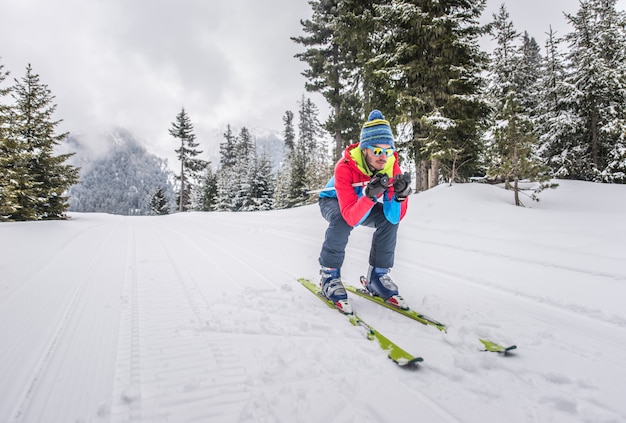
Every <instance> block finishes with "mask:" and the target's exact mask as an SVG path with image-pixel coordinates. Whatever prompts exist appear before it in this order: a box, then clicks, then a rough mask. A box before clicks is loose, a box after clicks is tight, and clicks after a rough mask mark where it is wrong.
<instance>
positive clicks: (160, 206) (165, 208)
mask: <svg viewBox="0 0 626 423" xmlns="http://www.w3.org/2000/svg"><path fill="white" fill-rule="evenodd" d="M150 212H151V214H154V215H164V214H169V213H170V207H169V201H168V199H167V196H166V195H165V191H163V188H159V189H157V191H156V192H155V193H154V195H153V196H152V198H151V199H150Z"/></svg>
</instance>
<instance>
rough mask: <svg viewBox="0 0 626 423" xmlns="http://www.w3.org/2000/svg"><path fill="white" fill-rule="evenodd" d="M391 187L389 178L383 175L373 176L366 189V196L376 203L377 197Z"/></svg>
mask: <svg viewBox="0 0 626 423" xmlns="http://www.w3.org/2000/svg"><path fill="white" fill-rule="evenodd" d="M388 186H389V177H388V176H387V175H385V174H382V173H377V174H376V175H374V176H372V178H371V179H370V182H369V184H367V186H366V187H365V190H364V194H365V196H366V197H369V198H370V199H371V200H372V201H376V197H378V196H379V195H380V194H382V193H383V192H385V190H386V189H387V187H388Z"/></svg>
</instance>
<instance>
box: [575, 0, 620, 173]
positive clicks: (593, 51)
mask: <svg viewBox="0 0 626 423" xmlns="http://www.w3.org/2000/svg"><path fill="white" fill-rule="evenodd" d="M566 17H567V19H568V21H569V22H570V23H571V24H572V26H573V27H574V31H573V32H571V33H569V34H567V35H566V39H567V41H568V42H569V45H570V54H569V63H570V67H571V74H570V75H569V76H568V78H567V82H568V83H569V84H571V85H572V86H574V87H575V88H576V91H577V93H578V95H577V97H576V98H575V99H574V102H573V103H574V113H575V115H576V116H577V120H578V125H577V126H578V130H577V132H576V138H577V139H576V140H575V141H574V148H573V149H572V153H573V154H574V155H575V159H574V160H573V161H574V163H575V165H576V166H577V167H576V168H574V169H571V170H570V175H571V176H572V177H574V178H580V179H585V180H594V181H605V182H622V183H624V182H626V177H625V176H626V139H625V138H626V135H625V134H626V47H625V45H626V30H625V28H626V14H625V13H624V12H618V11H617V10H616V0H581V1H580V9H579V10H578V12H577V14H576V15H566Z"/></svg>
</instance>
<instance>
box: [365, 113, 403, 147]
mask: <svg viewBox="0 0 626 423" xmlns="http://www.w3.org/2000/svg"><path fill="white" fill-rule="evenodd" d="M377 144H388V145H390V146H391V147H392V148H395V146H394V140H393V133H392V132H391V126H390V125H389V122H388V121H386V120H385V116H383V114H382V113H381V112H380V110H372V112H371V113H370V115H369V117H368V118H367V122H365V123H364V124H363V128H361V140H360V144H359V147H360V148H361V150H363V149H364V148H367V147H369V146H371V145H377Z"/></svg>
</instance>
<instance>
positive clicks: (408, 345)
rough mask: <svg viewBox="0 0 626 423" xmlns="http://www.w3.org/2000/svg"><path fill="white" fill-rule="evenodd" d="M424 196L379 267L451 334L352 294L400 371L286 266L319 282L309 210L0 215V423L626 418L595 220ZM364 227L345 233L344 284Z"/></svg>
mask: <svg viewBox="0 0 626 423" xmlns="http://www.w3.org/2000/svg"><path fill="white" fill-rule="evenodd" d="M566 187H567V185H566ZM463 188H464V189H467V190H469V189H472V190H474V191H473V192H474V195H475V192H477V190H485V189H488V187H463ZM440 191H442V190H440ZM444 194H445V193H444ZM436 195H441V193H439V194H437V192H434V194H432V195H431V194H428V193H427V194H420V195H419V196H414V197H413V198H412V199H411V201H412V208H410V210H409V215H407V219H405V221H404V223H403V224H402V225H403V228H402V229H401V231H400V238H399V245H398V251H397V257H396V266H394V269H393V273H392V276H393V277H394V280H396V281H397V282H398V284H399V285H400V288H401V292H402V294H403V296H404V297H405V298H406V299H407V300H408V301H409V303H410V304H411V305H412V307H413V308H415V309H416V310H418V311H420V312H423V313H425V314H426V315H429V316H432V317H433V318H435V319H437V320H440V321H442V322H444V323H447V324H448V328H449V329H448V333H447V334H443V333H440V332H438V331H437V330H436V329H434V328H432V327H427V326H423V325H421V324H419V323H417V322H414V321H411V320H409V319H407V318H405V317H403V316H400V315H398V314H397V313H394V312H392V311H390V310H386V309H384V308H382V307H380V306H377V305H375V304H372V303H370V302H368V301H367V300H365V299H360V298H352V302H353V306H354V307H355V309H356V310H357V312H358V313H359V314H360V315H361V316H362V317H363V318H364V319H365V321H367V322H368V323H370V324H372V325H373V326H374V327H375V328H376V329H378V330H380V331H381V332H382V333H383V334H385V336H388V337H389V338H390V339H392V340H394V341H395V342H396V343H398V345H400V346H401V347H403V348H404V349H406V350H407V351H409V352H410V353H413V354H415V355H420V356H422V357H424V359H425V361H424V363H423V364H421V365H420V366H419V367H418V368H417V369H416V370H406V369H401V368H398V367H397V366H395V365H394V364H393V363H392V362H391V361H390V360H387V359H386V358H385V353H384V352H382V351H380V349H379V347H378V346H377V345H376V344H375V343H374V342H369V341H367V340H366V339H365V338H364V334H363V333H362V331H361V330H359V329H358V328H354V327H352V326H351V325H350V324H349V323H348V321H347V319H346V318H345V317H344V316H342V315H340V314H339V313H337V312H335V311H333V310H331V309H328V308H327V307H325V306H324V305H322V304H321V302H320V301H319V300H318V299H316V298H314V297H313V296H312V295H311V294H310V293H308V292H306V290H305V289H303V288H302V287H300V286H299V284H298V283H297V282H296V281H295V280H296V278H297V277H300V276H306V277H310V278H311V279H313V280H316V279H317V277H318V276H317V272H318V264H317V255H318V253H319V248H320V245H321V240H322V237H323V234H324V230H325V222H324V221H323V219H321V217H320V216H319V211H318V210H317V206H312V207H304V208H301V209H295V210H287V211H274V212H267V213H265V212H263V213H237V214H231V213H185V214H177V215H172V216H164V217H151V218H147V217H139V218H137V217H134V218H130V217H119V216H106V215H93V216H92V215H88V214H76V215H74V217H73V219H72V220H71V221H69V222H36V223H17V224H3V225H1V226H0V236H3V237H4V236H6V237H8V239H11V240H14V241H15V242H13V243H12V246H11V247H9V246H3V245H0V258H2V260H1V261H0V272H2V274H3V275H6V276H5V277H4V278H3V280H2V281H0V336H1V337H2V339H8V340H10V345H11V346H12V347H13V348H7V347H3V348H2V350H0V352H1V356H0V380H2V382H0V383H1V384H2V385H1V386H0V388H1V389H2V392H3V395H2V397H0V421H7V422H39V421H51V422H57V421H58V422H66V421H68V422H69V421H76V422H180V421H185V422H192V421H200V422H205V421H216V422H244V423H247V422H326V421H329V422H357V421H358V422H384V421H398V420H401V419H402V420H406V419H407V417H409V418H410V420H414V419H419V420H421V421H427V422H435V423H437V422H447V423H450V422H463V423H466V422H467V423H474V422H476V423H478V422H483V421H485V420H493V421H500V420H505V419H506V421H511V422H520V423H521V422H524V423H526V422H531V423H544V422H556V423H561V422H563V423H566V422H567V423H570V422H581V423H582V422H584V423H587V422H594V423H596V422H599V423H617V422H622V421H626V406H625V405H624V403H623V400H622V398H621V397H622V395H623V389H621V388H620V387H623V380H626V361H625V360H624V358H626V357H625V353H624V351H625V349H626V318H625V317H624V316H625V315H624V313H623V312H621V309H622V308H621V307H622V306H621V304H623V295H622V294H623V293H624V288H622V286H623V284H624V282H625V281H626V271H624V270H623V267H622V266H623V260H622V259H623V255H624V253H623V251H621V250H620V249H619V248H615V249H613V250H610V249H606V248H605V249H604V250H602V249H600V250H598V251H599V252H598V253H595V254H586V250H585V248H584V246H585V245H598V242H597V240H596V238H595V235H593V228H590V229H588V232H585V233H582V232H581V233H579V234H577V235H576V237H578V236H580V237H579V238H575V237H573V236H572V235H571V234H570V233H569V232H568V231H567V230H566V229H565V227H564V228H563V229H562V230H561V229H559V228H557V229H556V231H557V232H558V231H559V230H561V232H560V233H562V234H563V236H564V237H565V238H566V239H565V240H562V239H560V238H559V237H553V238H550V239H548V238H546V237H544V238H541V236H539V235H540V234H541V232H542V231H544V229H543V228H537V229H534V227H533V226H528V227H527V231H529V232H531V233H530V234H528V236H525V235H526V234H525V233H524V231H518V230H514V231H512V232H507V231H504V230H499V229H498V227H497V225H498V224H499V222H500V221H495V222H494V223H493V224H490V225H486V224H484V225H483V226H480V224H477V222H478V221H480V219H481V218H482V216H484V215H485V214H484V212H481V213H477V214H476V217H474V218H473V219H474V220H472V218H470V217H467V213H470V214H471V211H470V212H467V211H466V213H465V214H463V215H462V218H459V219H456V220H455V218H456V215H455V214H452V215H450V216H447V215H445V213H440V212H437V211H435V212H430V213H427V210H426V211H425V209H424V206H423V204H427V202H428V201H431V200H429V199H430V198H436V199H441V200H440V201H441V202H443V203H445V197H442V196H440V197H436ZM435 204H437V203H435ZM420 207H421V208H420ZM442 207H444V206H442ZM446 210H448V209H446ZM531 212H532V211H531ZM411 213H414V214H413V215H412V214H411ZM494 213H495V212H494ZM524 213H527V214H529V212H528V211H526V212H524ZM422 215H426V216H428V219H430V220H429V221H428V220H427V221H422V219H421V216H422ZM442 215H443V216H442ZM616 216H617V215H616ZM466 219H470V220H472V225H467V224H466V222H465V220H466ZM607 219H608V220H611V219H610V218H608V217H607ZM506 223H507V222H502V223H501V224H502V225H503V226H502V228H504V227H505V224H506ZM492 226H493V227H492ZM546 227H547V225H546ZM612 229H613V227H612ZM614 230H615V231H616V233H620V231H624V228H623V225H622V226H617V227H615V229H614ZM39 231H41V233H42V234H43V236H40V232H39ZM533 231H536V232H537V234H539V235H536V234H534V232H533ZM371 233H372V232H371V230H369V229H368V228H358V229H356V230H355V231H353V233H352V235H351V239H350V243H349V246H348V250H347V255H346V263H345V266H344V268H343V277H344V281H345V282H346V283H351V284H354V285H358V277H359V275H360V274H362V272H363V271H365V269H366V268H367V255H368V252H369V244H370V240H371ZM537 237H538V239H539V240H536V239H535V238H537ZM574 238H575V239H574ZM570 239H571V240H572V241H576V242H575V243H571V244H572V245H570V243H569V240H570ZM33 240H36V242H35V243H34V244H33V249H32V253H33V255H32V256H31V257H28V256H26V255H24V254H23V253H20V252H18V250H19V249H20V248H25V247H26V246H27V245H29V244H28V243H29V241H30V242H32V241H33ZM20 244H23V245H20ZM15 247H17V248H15ZM552 250H554V251H552ZM29 263H33V265H31V266H29ZM478 337H485V338H488V339H492V340H494V341H497V342H499V343H502V344H507V343H516V344H517V345H518V346H519V348H518V350H515V351H514V352H513V353H512V354H510V355H507V356H501V355H498V354H493V353H487V352H481V351H479V350H480V349H481V347H482V346H481V345H480V343H479V342H478ZM381 404H383V406H381Z"/></svg>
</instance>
